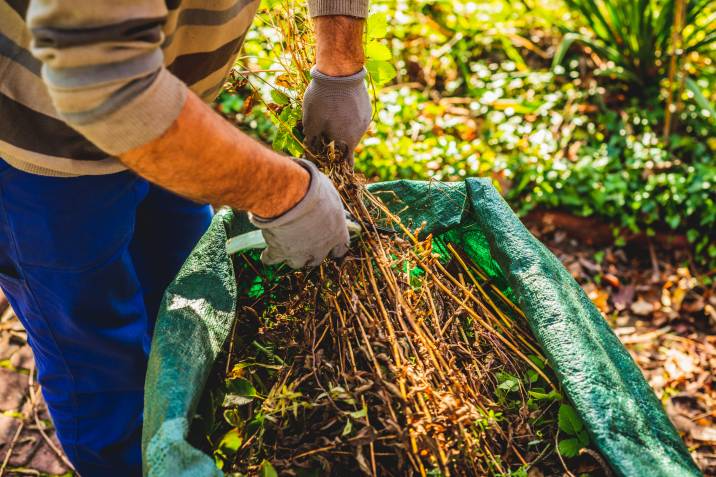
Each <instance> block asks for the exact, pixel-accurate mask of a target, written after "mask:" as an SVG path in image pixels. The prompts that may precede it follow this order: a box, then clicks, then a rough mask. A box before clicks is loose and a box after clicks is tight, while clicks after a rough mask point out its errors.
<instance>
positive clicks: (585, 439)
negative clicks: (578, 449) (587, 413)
mask: <svg viewBox="0 0 716 477" xmlns="http://www.w3.org/2000/svg"><path fill="white" fill-rule="evenodd" d="M577 440H578V441H579V445H581V446H582V447H587V446H588V445H589V434H587V430H586V429H582V430H581V431H579V433H577Z"/></svg>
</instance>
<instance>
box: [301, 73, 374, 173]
mask: <svg viewBox="0 0 716 477" xmlns="http://www.w3.org/2000/svg"><path fill="white" fill-rule="evenodd" d="M365 75H366V70H365V68H363V69H362V70H360V71H359V72H358V73H356V74H354V75H351V76H328V75H325V74H323V73H321V72H320V71H318V69H317V68H316V67H315V66H314V67H313V69H311V76H312V78H313V79H312V80H311V83H310V84H309V85H308V88H307V89H306V93H305V94H304V96H303V133H304V135H305V136H306V145H307V146H308V148H309V149H310V150H311V151H312V152H314V153H320V152H321V150H322V146H323V143H325V144H328V143H330V142H331V141H335V147H336V150H338V151H340V153H341V155H342V157H344V158H345V159H347V160H348V161H349V162H350V164H351V165H353V151H354V150H355V148H356V146H357V145H358V142H359V141H360V139H361V137H363V134H365V132H366V130H367V129H368V125H369V124H370V118H371V114H372V111H371V107H370V98H369V97H368V90H367V89H366V86H365Z"/></svg>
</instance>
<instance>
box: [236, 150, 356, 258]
mask: <svg viewBox="0 0 716 477" xmlns="http://www.w3.org/2000/svg"><path fill="white" fill-rule="evenodd" d="M296 162H298V163H299V164H300V165H301V166H303V167H304V168H305V169H306V170H307V171H308V172H309V174H311V183H310V185H309V186H308V192H306V195H305V196H304V197H303V199H301V201H300V202H299V203H298V204H296V205H295V206H293V207H292V208H291V209H289V210H288V212H285V213H284V214H282V215H280V216H278V217H276V218H275V219H263V218H261V217H257V216H255V215H253V214H249V220H251V223H252V224H254V225H255V226H256V227H258V228H259V229H261V233H262V234H263V236H264V240H266V244H267V247H266V249H264V251H263V253H262V254H261V261H262V262H263V263H264V264H266V265H273V264H276V263H281V262H286V264H287V265H288V266H289V267H291V268H294V269H298V268H301V267H304V266H309V267H315V266H317V265H318V264H320V263H321V262H322V261H323V259H324V258H326V257H327V256H328V254H331V255H332V256H333V257H342V256H343V255H345V254H346V252H347V251H348V245H349V243H350V237H349V236H348V228H347V225H346V215H345V214H346V213H345V210H344V209H343V204H342V203H341V198H340V197H339V196H338V191H336V188H335V187H333V184H332V183H331V180H330V179H329V178H328V177H326V175H325V174H323V173H322V172H321V171H319V170H318V168H317V167H316V166H315V165H314V164H313V163H312V162H310V161H307V160H305V159H297V160H296Z"/></svg>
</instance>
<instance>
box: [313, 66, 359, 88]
mask: <svg viewBox="0 0 716 477" xmlns="http://www.w3.org/2000/svg"><path fill="white" fill-rule="evenodd" d="M367 73H368V72H367V70H366V69H365V68H361V69H360V71H359V72H357V73H354V74H352V75H350V76H330V75H327V74H325V73H321V72H320V71H319V70H318V67H316V66H314V67H313V68H311V78H313V81H315V82H316V83H318V84H320V85H321V86H324V87H325V86H332V87H341V86H345V87H351V86H355V85H362V84H363V80H364V79H365V76H366V74H367Z"/></svg>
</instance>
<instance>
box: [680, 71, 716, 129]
mask: <svg viewBox="0 0 716 477" xmlns="http://www.w3.org/2000/svg"><path fill="white" fill-rule="evenodd" d="M684 84H685V86H686V89H688V90H689V91H691V93H692V94H693V95H694V101H696V104H698V105H699V107H700V108H701V109H702V110H705V111H708V112H709V114H710V115H711V118H712V119H713V118H716V109H714V107H713V105H712V104H711V102H710V101H709V100H708V99H706V96H704V94H703V93H702V92H701V88H699V85H697V84H696V81H694V80H692V79H691V78H688V77H687V78H686V80H685V81H684Z"/></svg>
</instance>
